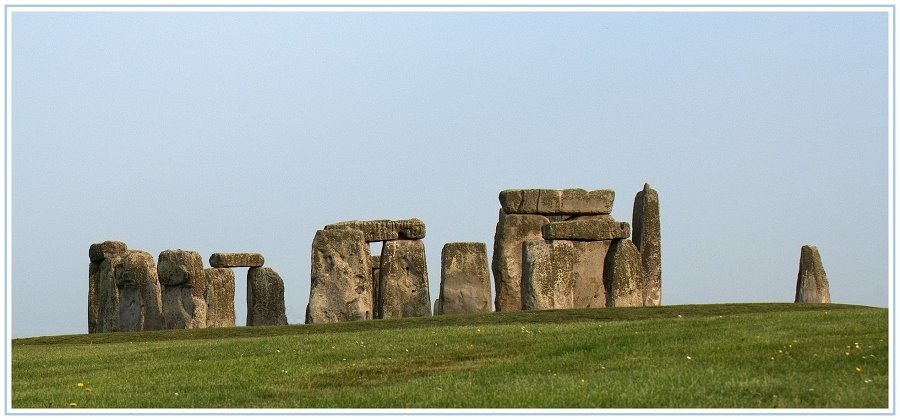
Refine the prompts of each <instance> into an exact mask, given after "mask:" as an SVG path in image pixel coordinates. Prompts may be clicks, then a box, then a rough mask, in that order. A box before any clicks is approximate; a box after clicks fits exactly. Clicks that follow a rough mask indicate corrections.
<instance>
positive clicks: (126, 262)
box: [115, 250, 165, 331]
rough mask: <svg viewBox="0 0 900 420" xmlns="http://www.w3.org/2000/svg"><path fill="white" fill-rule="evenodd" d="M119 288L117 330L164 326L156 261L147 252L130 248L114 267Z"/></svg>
mask: <svg viewBox="0 0 900 420" xmlns="http://www.w3.org/2000/svg"><path fill="white" fill-rule="evenodd" d="M115 273H116V286H117V287H118V289H119V328H118V331H151V330H160V329H163V327H164V326H165V321H164V319H163V311H162V297H161V293H160V286H159V278H158V276H157V272H156V263H155V262H154V260H153V256H152V255H150V253H148V252H144V251H137V250H129V251H128V252H127V253H126V254H125V256H124V257H122V259H121V261H120V262H119V264H117V265H116V268H115Z"/></svg>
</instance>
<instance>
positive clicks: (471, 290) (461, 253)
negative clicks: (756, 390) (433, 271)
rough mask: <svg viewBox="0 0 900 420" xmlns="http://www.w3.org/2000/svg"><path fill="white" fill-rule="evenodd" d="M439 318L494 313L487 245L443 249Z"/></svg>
mask: <svg viewBox="0 0 900 420" xmlns="http://www.w3.org/2000/svg"><path fill="white" fill-rule="evenodd" d="M438 299H439V301H438V302H437V304H436V305H435V315H438V310H440V314H465V313H476V312H490V311H491V275H490V273H488V263H487V245H485V244H484V242H451V243H448V244H445V245H444V248H443V249H442V250H441V288H440V297H439V298H438Z"/></svg>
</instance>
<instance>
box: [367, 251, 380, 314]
mask: <svg viewBox="0 0 900 420" xmlns="http://www.w3.org/2000/svg"><path fill="white" fill-rule="evenodd" d="M369 265H370V266H371V267H372V318H374V319H381V313H380V312H379V310H380V308H379V307H378V305H377V304H376V303H377V302H379V301H380V300H381V254H379V255H370V256H369Z"/></svg>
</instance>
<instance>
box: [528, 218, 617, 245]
mask: <svg viewBox="0 0 900 420" xmlns="http://www.w3.org/2000/svg"><path fill="white" fill-rule="evenodd" d="M541 234H542V235H543V236H544V239H546V240H560V239H561V240H570V241H609V240H613V239H625V238H628V237H629V236H630V235H631V226H629V225H628V223H627V222H617V221H615V220H613V219H611V218H610V219H589V220H567V221H565V222H550V223H547V224H545V225H544V226H543V227H542V228H541Z"/></svg>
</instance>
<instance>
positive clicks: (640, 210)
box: [631, 183, 662, 306]
mask: <svg viewBox="0 0 900 420" xmlns="http://www.w3.org/2000/svg"><path fill="white" fill-rule="evenodd" d="M631 223H632V224H633V225H634V235H633V236H634V238H633V240H634V245H635V246H636V247H637V248H638V251H640V253H641V269H642V270H643V273H642V276H643V277H642V279H643V282H644V283H643V285H642V287H641V289H642V295H643V301H644V306H659V305H660V304H661V302H662V258H661V255H660V249H661V241H660V228H659V196H658V195H657V193H656V190H654V189H652V188H650V184H646V183H645V184H644V189H643V190H642V191H639V192H638V193H637V195H635V197H634V208H633V210H632V217H631Z"/></svg>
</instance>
